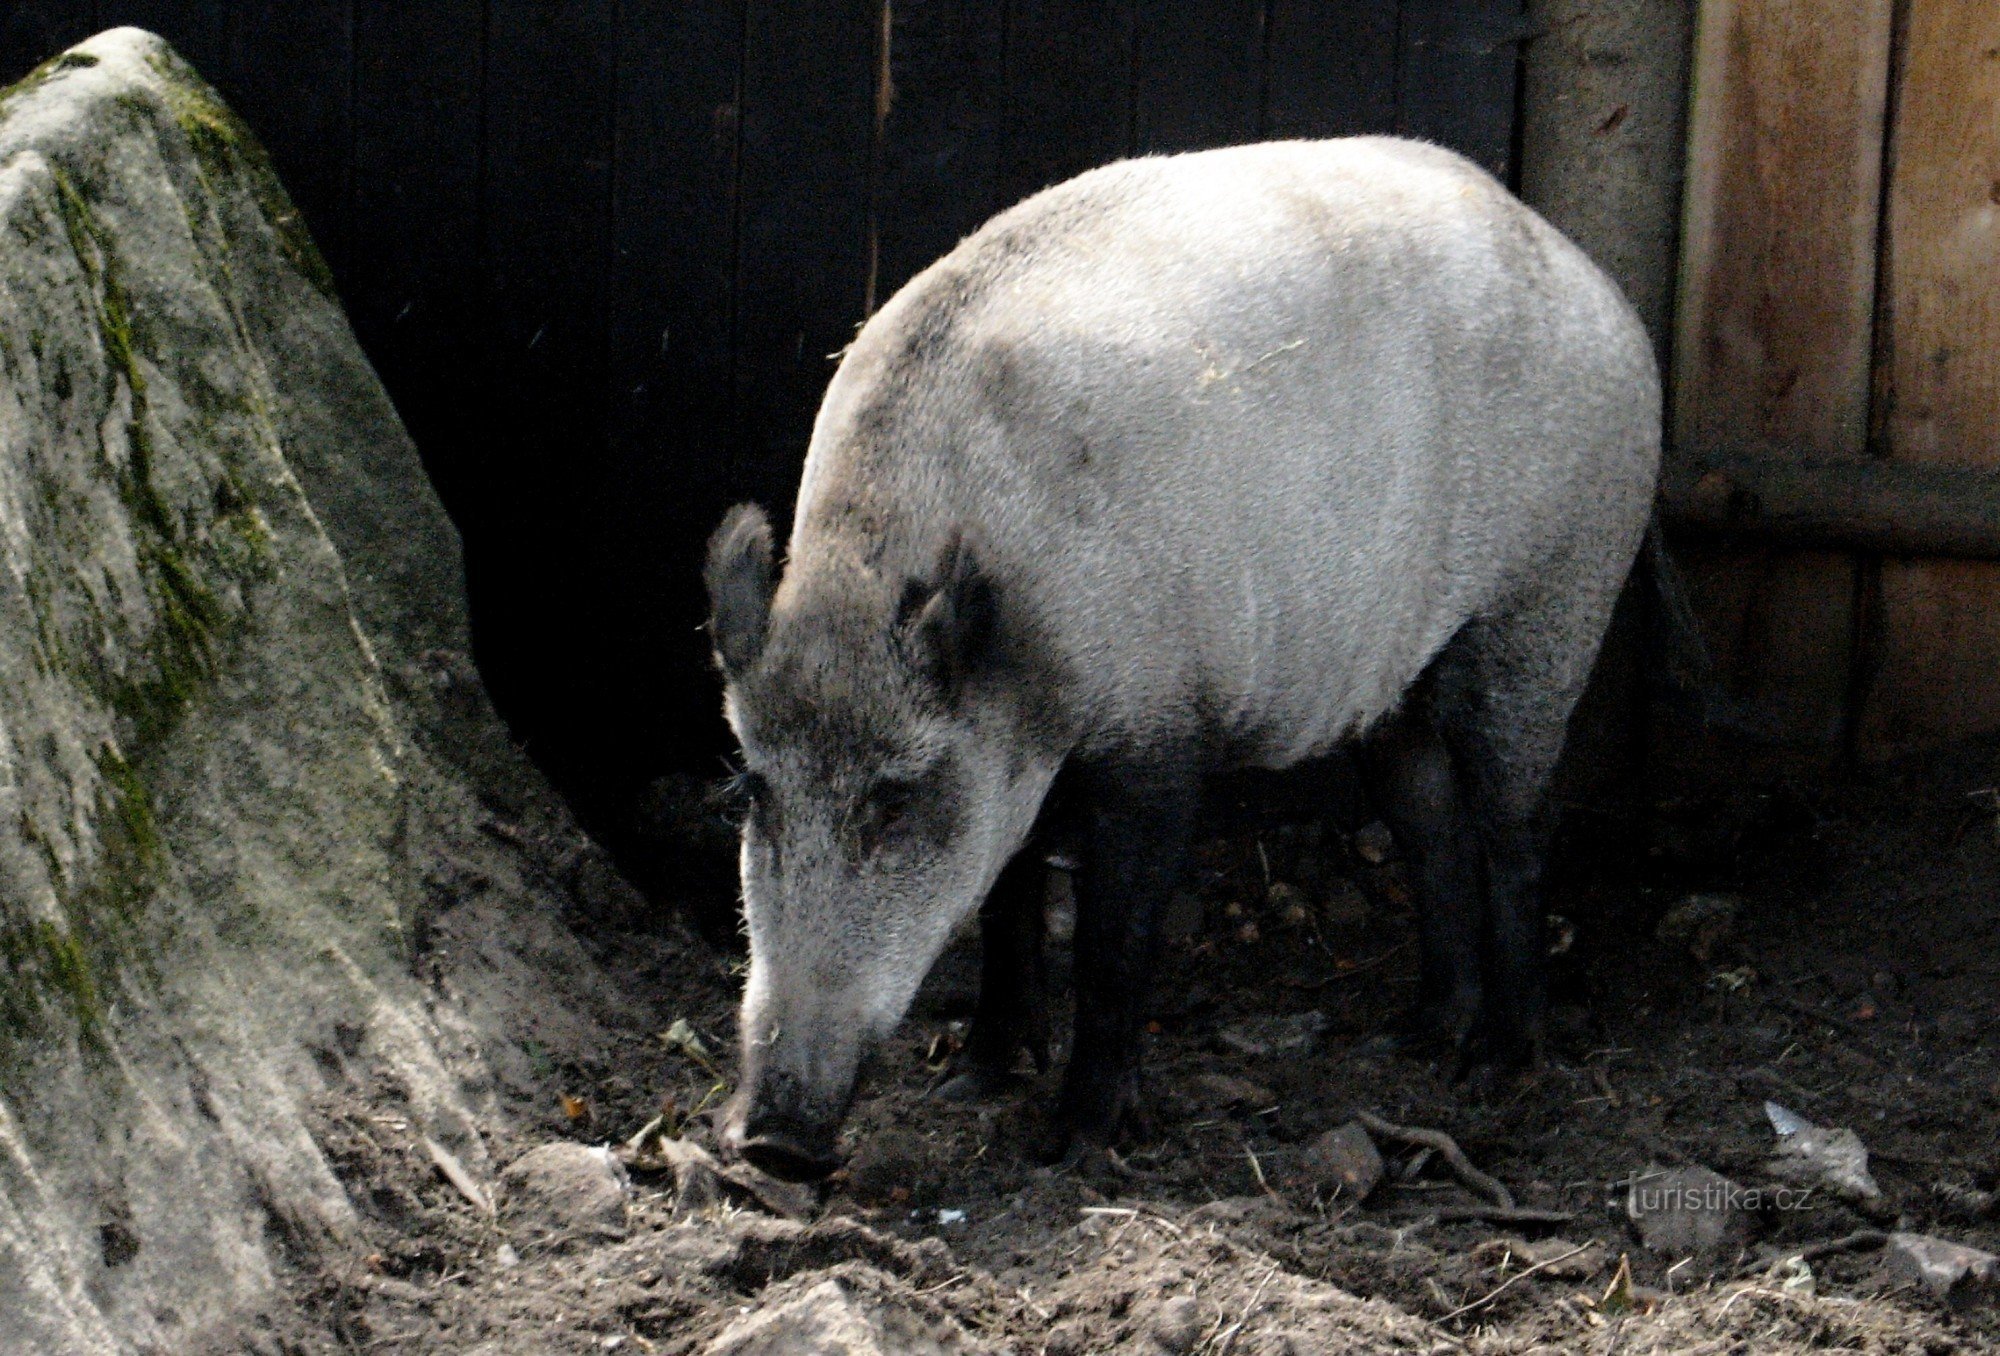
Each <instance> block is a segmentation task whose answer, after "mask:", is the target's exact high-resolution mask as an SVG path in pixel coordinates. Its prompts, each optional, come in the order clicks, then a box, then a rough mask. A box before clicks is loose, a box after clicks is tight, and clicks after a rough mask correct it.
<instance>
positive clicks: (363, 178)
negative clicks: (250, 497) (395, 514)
mask: <svg viewBox="0 0 2000 1356" xmlns="http://www.w3.org/2000/svg"><path fill="white" fill-rule="evenodd" d="M484 25H485V7H484V5H483V3H482V0H425V3H423V4H421V5H374V4H363V5H361V6H359V7H358V8H357V10H356V13H355V27H354V111H353V127H354V150H353V161H354V170H353V197H352V210H351V216H350V220H349V230H348V279H347V285H346V289H345V294H346V297H347V302H348V313H349V315H350V316H352V318H353V320H354V327H355V331H356V333H357V334H358V335H359V336H360V338H361V342H362V344H363V346H364V347H366V349H367V351H368V355H369V357H370V358H371V359H372V360H373V361H374V363H375V367H376V370H377V371H379V372H380V373H381V375H382V379H383V382H384V384H385V385H386V386H387V387H388V389H389V393H390V395H391V396H392V397H394V398H395V401H396V405H397V408H398V409H399V410H400V411H401V412H402V415H403V419H404V422H405V423H407V424H408V425H409V427H410V431H411V433H412V434H413V435H414V436H415V438H416V440H417V446H418V447H419V448H421V449H423V451H424V454H425V463H426V465H427V467H428V468H429V470H430V473H431V478H432V479H433V480H434V481H435V482H436V483H437V485H438V488H439V492H440V494H441V495H442V496H443V497H444V500H445V503H446V504H447V505H448V506H449V507H451V508H452V509H454V510H455V511H458V512H459V514H460V517H461V519H463V518H464V517H465V514H464V512H463V509H464V507H465V504H464V502H463V495H464V486H465V482H466V480H467V478H468V476H469V474H473V473H476V471H475V468H474V467H472V466H469V465H467V462H468V461H469V460H470V457H469V455H468V454H469V453H470V449H469V448H468V447H467V445H466V440H465V439H463V438H462V437H458V436H454V435H455V434H457V433H459V432H460V431H462V430H463V428H464V419H465V412H466V411H467V410H468V409H470V408H473V407H474V405H475V403H476V401H477V398H478V391H477V389H476V387H475V385H474V383H473V382H472V381H471V379H470V378H471V376H472V374H473V373H475V372H476V371H477V370H478V366H479V364H478V362H477V358H476V354H477V347H476V344H475V340H474V337H475V336H476V335H477V334H478V333H479V331H480V328H481V323H482V320H483V317H482V315H481V311H480V306H479V262H480V261H479V253H478V249H477V241H478V239H479V134H480V115H479V96H480V87H481V86H480V76H481V60H482V58H481V49H482V47H483V42H484Z"/></svg>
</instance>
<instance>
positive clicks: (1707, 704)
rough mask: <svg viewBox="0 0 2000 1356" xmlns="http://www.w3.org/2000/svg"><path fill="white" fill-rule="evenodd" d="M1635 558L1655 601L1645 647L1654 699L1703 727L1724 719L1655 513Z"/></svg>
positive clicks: (1709, 663) (1710, 666) (1711, 666)
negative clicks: (1650, 657)
mask: <svg viewBox="0 0 2000 1356" xmlns="http://www.w3.org/2000/svg"><path fill="white" fill-rule="evenodd" d="M1639 553H1640V564H1641V567H1642V568H1643V569H1644V570H1645V572H1646V575H1647V579H1648V582H1649V583H1650V584H1651V586H1652V589H1651V591H1652V595H1653V602H1654V607H1653V610H1652V614H1653V623H1652V626H1651V627H1650V628H1649V629H1650V630H1651V632H1652V634H1651V635H1650V636H1649V637H1648V638H1647V647H1648V648H1649V649H1650V650H1652V651H1653V653H1654V656H1655V658H1656V659H1657V660H1658V661H1659V662H1656V663H1653V664H1651V665H1649V666H1648V667H1649V668H1650V670H1651V671H1652V673H1653V674H1654V675H1655V677H1654V682H1655V683H1657V684H1658V685H1659V695H1660V696H1662V697H1664V698H1665V699H1666V700H1667V701H1669V702H1671V703H1673V704H1675V705H1679V706H1683V707H1687V708H1692V709H1693V710H1694V712H1695V713H1696V714H1697V716H1698V717H1699V718H1700V720H1701V722H1702V723H1703V724H1704V725H1706V724H1708V723H1709V722H1710V721H1712V720H1714V719H1715V718H1716V717H1717V716H1719V715H1722V714H1724V713H1723V711H1722V710H1721V709H1720V708H1723V707H1726V706H1728V705H1729V703H1728V700H1727V698H1725V697H1724V696H1723V694H1722V693H1721V692H1720V691H1719V690H1718V689H1717V687H1716V682H1715V660H1714V658H1713V657H1712V656H1711V655H1710V654H1709V652H1708V642H1707V641H1706V640H1704V639H1703V638H1702V634H1701V619H1700V618H1699V617H1697V616H1696V615H1695V611H1694V604H1693V603H1692V602H1691V601H1690V600H1689V598H1688V592H1687V582H1686V580H1684V579H1683V578H1682V577H1681V572H1680V568H1679V567H1678V566H1677V565H1675V564H1674V558H1673V556H1672V555H1671V554H1669V553H1668V551H1667V542H1666V534H1665V532H1663V531H1662V530H1661V528H1660V514H1659V511H1658V510H1657V509H1655V510H1654V512H1653V516H1652V518H1651V519H1650V520H1649V521H1648V522H1647V523H1646V539H1645V542H1644V544H1643V545H1641V547H1640V548H1639Z"/></svg>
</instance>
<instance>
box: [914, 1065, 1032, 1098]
mask: <svg viewBox="0 0 2000 1356" xmlns="http://www.w3.org/2000/svg"><path fill="white" fill-rule="evenodd" d="M1013 1081H1014V1076H1013V1075H1012V1074H1010V1073H1006V1072H1004V1071H1002V1070H1000V1069H988V1068H983V1067H980V1066H978V1065H974V1066H972V1067H970V1068H965V1069H948V1070H946V1071H945V1073H944V1074H943V1075H941V1076H940V1077H939V1078H938V1080H937V1082H935V1083H933V1084H932V1085H931V1087H930V1089H929V1091H928V1092H927V1094H926V1095H927V1096H929V1097H930V1098H931V1100H932V1101H937V1102H983V1101H986V1100H987V1099H988V1098H991V1097H997V1096H998V1095H999V1094H1000V1093H1002V1092H1004V1091H1006V1089H1007V1086H1008V1085H1009V1084H1010V1083H1012V1082H1013Z"/></svg>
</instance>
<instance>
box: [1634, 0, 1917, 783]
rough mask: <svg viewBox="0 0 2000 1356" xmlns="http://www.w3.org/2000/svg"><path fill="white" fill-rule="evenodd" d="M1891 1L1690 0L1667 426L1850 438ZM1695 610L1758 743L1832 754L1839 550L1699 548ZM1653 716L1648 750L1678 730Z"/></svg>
mask: <svg viewBox="0 0 2000 1356" xmlns="http://www.w3.org/2000/svg"><path fill="white" fill-rule="evenodd" d="M1890 10H1891V0H1846V2H1845V3H1842V4H1840V5H1838V6H1831V7H1829V6H1825V5H1821V4H1818V3H1814V2H1813V0H1707V2H1706V3H1704V5H1703V6H1702V10H1701V16H1700V22H1699V26H1698V30H1697V33H1696V40H1695V78H1694V91H1695V92H1694V99H1693V107H1692V109H1691V110H1690V120H1689V160H1688V167H1689V168H1688V184H1687V195H1686V201H1687V216H1686V221H1685V223H1684V229H1683V233H1682V253H1681V260H1682V268H1681V277H1682V283H1681V290H1680V300H1679V310H1678V314H1677V318H1676V339H1675V344H1674V353H1675V362H1674V365H1675V371H1674V381H1673V387H1674V392H1675V403H1674V411H1673V420H1672V424H1673V434H1672V438H1673V441H1674V443H1675V444H1676V445H1678V446H1680V447H1682V448H1683V449H1685V450H1687V451H1689V452H1693V453H1696V454H1703V453H1709V452H1714V451H1717V450H1721V449H1724V448H1747V449H1750V450H1756V449H1758V448H1760V447H1772V448H1777V449H1795V450H1798V451H1801V452H1808V453H1810V454H1812V455H1814V456H1817V457H1825V458H1831V457H1854V458H1860V457H1863V456H1865V455H1866V449H1867V432H1868V428H1867V424H1868V394H1869V373H1868V364H1869V326H1870V317H1871V313H1872V308H1873V305H1874V295H1875V291H1874V277H1875V228H1876V220H1877V215H1878V196H1879V185H1880V172H1881V160H1882V125H1883V109H1884V98H1885V95H1886V90H1887V81H1888V64H1889V42H1890V26H1891V25H1890ZM1688 556H1689V561H1688V563H1689V572H1690V574H1691V575H1694V576H1696V577H1697V578H1705V579H1708V580H1711V581H1715V582H1717V583H1718V584H1719V583H1720V581H1721V580H1722V578H1723V577H1724V576H1725V575H1727V574H1728V572H1730V571H1748V572H1749V573H1748V574H1747V575H1746V576H1744V577H1743V578H1740V579H1729V580H1728V583H1727V587H1720V586H1717V587H1711V588H1708V589H1707V590H1706V591H1705V592H1704V594H1703V597H1704V607H1703V614H1702V615H1703V622H1704V625H1705V627H1706V629H1707V630H1708V631H1709V632H1710V634H1711V636H1712V638H1713V644H1714V649H1715V653H1716V659H1717V662H1718V666H1719V667H1720V668H1721V670H1722V672H1723V675H1724V678H1725V680H1726V682H1727V683H1728V685H1729V687H1730V688H1731V690H1732V691H1733V692H1734V693H1735V694H1736V695H1737V696H1738V697H1739V698H1740V699H1742V701H1743V702H1744V703H1745V704H1746V706H1747V707H1748V708H1749V709H1752V710H1754V711H1756V712H1758V713H1759V716H1758V718H1759V719H1760V720H1761V721H1763V722H1764V723H1766V724H1768V725H1769V726H1770V727H1772V728H1771V733H1772V739H1773V742H1774V743H1776V744H1778V745H1780V746H1786V747H1790V748H1794V749H1810V748H1813V747H1815V746H1821V747H1820V750H1819V752H1820V756H1821V758H1822V759H1830V758H1832V757H1834V756H1836V755H1838V754H1839V752H1840V751H1841V746H1842V744H1843V742H1844V740H1845V738H1846V730H1847V719H1848V715H1849V711H1848V707H1849V702H1850V700H1851V696H1852V681H1853V668H1852V665H1853V653H1852V650H1853V640H1854V632H1855V616H1854V602H1855V598H1856V596H1857V587H1858V582H1859V576H1858V574H1857V569H1858V568H1859V567H1858V564H1857V561H1856V559H1855V558H1854V557H1853V556H1852V555H1850V554H1845V553H1841V554H1834V553H1822V552H1798V553H1792V552H1784V551H1774V550H1764V549H1761V548H1760V549H1759V550H1756V551H1753V552H1747V553H1746V552H1739V551H1724V552H1706V551H1701V550H1698V549H1690V550H1689V552H1688ZM1683 734H1684V732H1681V733H1676V732H1673V731H1668V732H1667V733H1666V736H1665V738H1664V739H1663V740H1662V741H1661V747H1662V748H1665V749H1671V748H1673V747H1675V746H1682V747H1685V746H1686V745H1687V743H1688V741H1687V740H1686V739H1685V738H1684V737H1682V736H1683Z"/></svg>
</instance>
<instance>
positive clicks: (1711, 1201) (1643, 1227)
mask: <svg viewBox="0 0 2000 1356" xmlns="http://www.w3.org/2000/svg"><path fill="white" fill-rule="evenodd" d="M1625 1213H1626V1215H1627V1217H1629V1218H1630V1219H1631V1221H1632V1223H1633V1225H1634V1226H1635V1227H1636V1228H1637V1229H1638V1231H1639V1241H1640V1243H1642V1244H1643V1245H1644V1246H1645V1248H1646V1250H1647V1251H1648V1252H1653V1253H1658V1254H1660V1255H1661V1256H1665V1257H1675V1258H1680V1257H1699V1258H1715V1257H1721V1256H1724V1255H1730V1254H1734V1253H1735V1252H1737V1251H1739V1250H1740V1249H1741V1248H1742V1246H1743V1244H1744V1242H1745V1241H1746V1240H1747V1239H1748V1237H1749V1234H1750V1216H1749V1212H1748V1211H1747V1210H1746V1209H1745V1208H1744V1201H1743V1189H1742V1188H1741V1187H1739V1186H1738V1185H1736V1183H1734V1182H1732V1181H1730V1180H1729V1179H1728V1178H1727V1177H1724V1176H1723V1175H1722V1174H1721V1173H1718V1172H1711V1171H1710V1170H1709V1169H1707V1168H1701V1167H1693V1168H1675V1169H1672V1170H1660V1171H1655V1172H1648V1173H1644V1174H1642V1175H1640V1176H1638V1177H1636V1178H1634V1179H1633V1181H1632V1185H1631V1186H1630V1187H1629V1188H1628V1189H1627V1191H1626V1195H1625Z"/></svg>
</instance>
